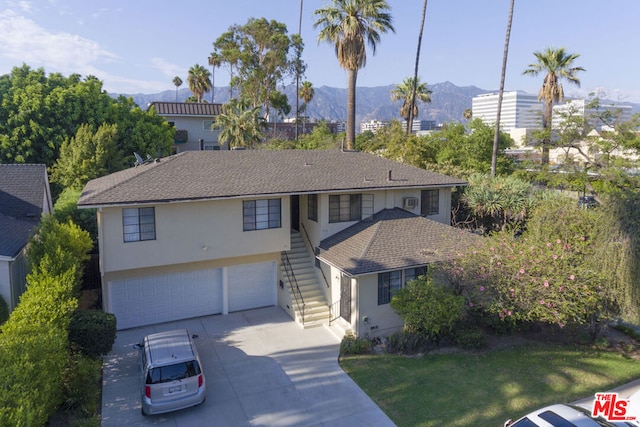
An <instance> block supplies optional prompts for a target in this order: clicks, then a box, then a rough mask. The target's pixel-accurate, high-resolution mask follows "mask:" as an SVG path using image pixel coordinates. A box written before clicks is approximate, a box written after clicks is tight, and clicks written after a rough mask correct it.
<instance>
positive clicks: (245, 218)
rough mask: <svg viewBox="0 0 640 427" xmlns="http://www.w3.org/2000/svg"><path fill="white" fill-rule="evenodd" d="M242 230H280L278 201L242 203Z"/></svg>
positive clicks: (247, 201) (261, 200)
mask: <svg viewBox="0 0 640 427" xmlns="http://www.w3.org/2000/svg"><path fill="white" fill-rule="evenodd" d="M242 222H243V228H242V229H243V230H244V231H251V230H265V229H268V228H280V227H281V226H282V221H281V207H280V199H260V200H245V201H244V202H242Z"/></svg>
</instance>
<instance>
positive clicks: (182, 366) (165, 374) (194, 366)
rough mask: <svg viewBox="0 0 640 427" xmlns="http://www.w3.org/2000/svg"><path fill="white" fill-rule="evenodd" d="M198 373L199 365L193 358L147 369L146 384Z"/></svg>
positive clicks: (169, 380)
mask: <svg viewBox="0 0 640 427" xmlns="http://www.w3.org/2000/svg"><path fill="white" fill-rule="evenodd" d="M198 374H200V365H198V362H197V361H195V360H192V361H189V362H183V363H176V364H174V365H167V366H161V367H158V368H153V369H151V370H149V373H148V374H147V381H146V382H147V384H159V383H166V382H171V381H175V380H183V379H185V378H189V377H194V376H196V375H198Z"/></svg>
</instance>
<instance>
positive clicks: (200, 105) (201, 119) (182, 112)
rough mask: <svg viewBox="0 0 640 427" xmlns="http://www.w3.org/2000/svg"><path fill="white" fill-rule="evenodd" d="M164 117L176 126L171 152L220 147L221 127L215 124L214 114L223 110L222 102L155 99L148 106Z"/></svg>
mask: <svg viewBox="0 0 640 427" xmlns="http://www.w3.org/2000/svg"><path fill="white" fill-rule="evenodd" d="M151 109H154V110H155V112H156V114H157V115H159V116H162V117H164V118H165V119H166V120H167V122H169V124H170V125H172V126H173V127H174V128H175V129H176V133H175V137H174V141H173V144H172V145H171V152H172V153H173V154H175V153H181V152H183V151H194V150H196V151H197V150H220V149H221V148H224V147H221V146H220V144H219V143H218V135H219V134H220V130H218V129H214V128H213V127H212V124H213V121H214V120H215V117H216V116H217V115H218V114H220V113H221V112H222V104H209V103H206V102H152V103H150V104H149V106H148V110H151Z"/></svg>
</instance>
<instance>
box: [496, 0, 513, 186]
mask: <svg viewBox="0 0 640 427" xmlns="http://www.w3.org/2000/svg"><path fill="white" fill-rule="evenodd" d="M514 3H515V0H511V4H510V7H509V19H508V21H507V35H506V37H505V40H504V54H503V55H502V72H501V73H500V90H499V92H498V114H497V115H496V124H495V129H494V132H493V155H492V157H491V176H492V177H493V176H496V167H497V165H498V142H499V140H500V113H501V112H502V97H503V95H504V78H505V76H506V74H507V57H508V56H509V39H510V38H511V23H512V22H513V6H514Z"/></svg>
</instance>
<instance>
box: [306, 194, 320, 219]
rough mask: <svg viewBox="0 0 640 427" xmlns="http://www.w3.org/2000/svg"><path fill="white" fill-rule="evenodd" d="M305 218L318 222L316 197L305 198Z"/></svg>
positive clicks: (315, 195)
mask: <svg viewBox="0 0 640 427" xmlns="http://www.w3.org/2000/svg"><path fill="white" fill-rule="evenodd" d="M307 218H309V219H310V220H311V221H315V222H318V195H317V194H309V195H308V196H307Z"/></svg>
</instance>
